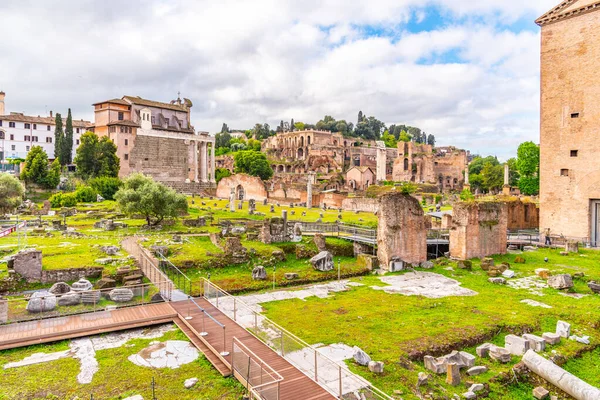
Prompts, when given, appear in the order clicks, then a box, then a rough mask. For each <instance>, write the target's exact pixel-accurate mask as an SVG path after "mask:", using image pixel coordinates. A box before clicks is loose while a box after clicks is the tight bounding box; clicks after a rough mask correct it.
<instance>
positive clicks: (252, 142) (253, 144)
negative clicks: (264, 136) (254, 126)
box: [246, 139, 261, 151]
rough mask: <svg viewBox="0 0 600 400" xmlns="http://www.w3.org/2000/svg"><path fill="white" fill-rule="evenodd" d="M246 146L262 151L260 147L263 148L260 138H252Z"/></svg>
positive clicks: (249, 148)
mask: <svg viewBox="0 0 600 400" xmlns="http://www.w3.org/2000/svg"><path fill="white" fill-rule="evenodd" d="M246 147H247V148H248V150H254V151H260V149H261V143H260V140H255V139H250V140H248V142H247V143H246Z"/></svg>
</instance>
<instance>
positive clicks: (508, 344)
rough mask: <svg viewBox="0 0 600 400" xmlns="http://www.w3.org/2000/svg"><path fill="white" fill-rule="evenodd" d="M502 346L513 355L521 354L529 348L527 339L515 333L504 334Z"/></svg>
mask: <svg viewBox="0 0 600 400" xmlns="http://www.w3.org/2000/svg"><path fill="white" fill-rule="evenodd" d="M504 347H505V348H506V350H508V351H509V352H510V354H514V355H515V356H522V355H523V354H525V353H526V352H527V350H529V341H528V340H526V339H523V338H521V337H518V336H515V335H506V337H505V338H504Z"/></svg>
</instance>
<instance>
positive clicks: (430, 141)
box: [427, 135, 435, 147]
mask: <svg viewBox="0 0 600 400" xmlns="http://www.w3.org/2000/svg"><path fill="white" fill-rule="evenodd" d="M427 144H429V145H431V146H434V147H435V136H433V135H429V136H427Z"/></svg>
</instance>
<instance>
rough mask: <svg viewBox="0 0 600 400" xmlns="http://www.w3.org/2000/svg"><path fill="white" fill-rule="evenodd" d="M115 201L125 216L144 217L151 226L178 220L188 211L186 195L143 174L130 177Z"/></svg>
mask: <svg viewBox="0 0 600 400" xmlns="http://www.w3.org/2000/svg"><path fill="white" fill-rule="evenodd" d="M115 200H116V201H117V204H118V205H119V207H120V209H121V210H122V211H123V212H124V213H125V214H127V215H133V214H138V215H143V216H144V218H145V219H146V223H147V224H148V225H149V226H155V225H158V224H160V223H161V222H162V221H163V220H164V219H165V218H176V217H178V216H180V215H182V214H184V213H186V212H187V209H188V204H187V200H186V198H185V196H184V195H181V194H177V193H176V192H175V191H174V190H173V189H170V188H168V187H166V186H165V185H163V184H161V183H159V182H155V181H154V180H153V179H152V178H150V177H148V176H145V175H142V174H132V175H130V176H129V178H127V179H126V180H125V182H123V187H122V188H121V189H119V191H118V192H117V193H116V194H115Z"/></svg>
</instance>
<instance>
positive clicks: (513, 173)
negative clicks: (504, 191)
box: [506, 158, 520, 186]
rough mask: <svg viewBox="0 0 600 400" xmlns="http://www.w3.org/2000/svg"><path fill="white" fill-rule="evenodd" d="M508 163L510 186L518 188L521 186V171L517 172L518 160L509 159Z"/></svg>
mask: <svg viewBox="0 0 600 400" xmlns="http://www.w3.org/2000/svg"><path fill="white" fill-rule="evenodd" d="M506 163H507V164H508V184H509V185H510V186H517V185H518V184H519V176H520V175H519V171H518V170H517V159H516V158H509V159H508V160H507V161H506Z"/></svg>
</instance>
